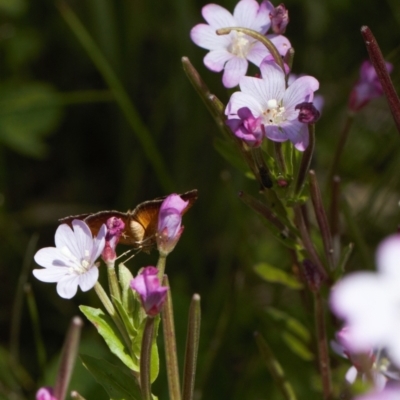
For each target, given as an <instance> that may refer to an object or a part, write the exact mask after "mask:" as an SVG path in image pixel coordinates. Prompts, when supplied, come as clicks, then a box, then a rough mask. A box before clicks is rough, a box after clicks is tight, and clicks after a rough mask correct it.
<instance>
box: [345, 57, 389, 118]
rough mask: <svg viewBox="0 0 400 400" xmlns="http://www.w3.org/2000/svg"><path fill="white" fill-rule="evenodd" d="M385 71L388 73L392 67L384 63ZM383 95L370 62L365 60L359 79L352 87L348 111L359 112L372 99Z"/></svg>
mask: <svg viewBox="0 0 400 400" xmlns="http://www.w3.org/2000/svg"><path fill="white" fill-rule="evenodd" d="M386 69H387V71H388V72H389V73H390V72H392V70H393V65H392V64H390V63H388V62H387V63H386ZM382 95H383V89H382V85H381V83H380V81H379V78H378V75H377V73H376V71H375V68H374V66H373V65H372V64H371V61H369V60H366V61H364V62H363V63H362V64H361V68H360V79H359V80H358V82H357V83H356V84H355V85H354V87H353V90H352V91H351V93H350V99H349V109H350V110H351V111H353V112H356V111H359V110H361V109H362V108H363V107H365V106H366V105H367V104H368V103H369V102H370V101H371V100H372V99H375V98H377V97H380V96H382Z"/></svg>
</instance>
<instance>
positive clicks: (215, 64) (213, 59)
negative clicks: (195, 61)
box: [204, 50, 235, 72]
mask: <svg viewBox="0 0 400 400" xmlns="http://www.w3.org/2000/svg"><path fill="white" fill-rule="evenodd" d="M233 57H235V56H234V55H233V54H232V53H229V52H228V51H226V50H213V51H210V52H209V53H207V54H206V56H205V57H204V65H205V66H206V67H207V68H208V69H210V70H211V71H214V72H221V71H222V70H223V69H224V66H225V63H226V62H227V61H229V60H231V59H232V58H233Z"/></svg>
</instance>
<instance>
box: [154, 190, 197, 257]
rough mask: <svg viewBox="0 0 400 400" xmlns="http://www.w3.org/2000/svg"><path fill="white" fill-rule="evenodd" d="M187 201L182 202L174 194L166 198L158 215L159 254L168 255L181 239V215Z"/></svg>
mask: <svg viewBox="0 0 400 400" xmlns="http://www.w3.org/2000/svg"><path fill="white" fill-rule="evenodd" d="M188 204H189V201H185V200H182V199H181V197H180V196H179V195H177V194H175V193H173V194H171V195H169V196H168V197H166V199H165V200H164V201H163V202H162V204H161V207H160V212H159V214H158V228H157V248H158V251H159V252H160V253H161V254H164V255H167V254H169V253H170V252H171V251H172V250H173V249H174V247H175V246H176V244H177V243H178V240H179V238H180V237H181V234H182V231H183V226H181V223H182V215H183V213H184V211H185V210H186V207H187V206H188Z"/></svg>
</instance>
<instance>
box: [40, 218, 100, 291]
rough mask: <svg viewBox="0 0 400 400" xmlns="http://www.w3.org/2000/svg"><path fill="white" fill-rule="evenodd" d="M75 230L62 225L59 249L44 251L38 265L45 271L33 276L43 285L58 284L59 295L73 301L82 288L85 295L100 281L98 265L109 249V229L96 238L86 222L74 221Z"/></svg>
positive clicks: (57, 241)
mask: <svg viewBox="0 0 400 400" xmlns="http://www.w3.org/2000/svg"><path fill="white" fill-rule="evenodd" d="M72 227H73V230H72V229H71V228H70V227H69V226H68V225H67V224H62V225H60V226H59V227H58V228H57V231H56V234H55V244H56V247H46V248H44V249H40V250H39V251H38V252H37V253H36V254H35V257H34V258H35V261H36V263H37V264H39V265H40V266H42V267H44V269H34V270H33V275H34V276H35V277H36V278H37V279H39V280H40V281H42V282H57V293H58V294H59V295H60V296H61V297H63V298H65V299H70V298H71V297H73V296H75V294H76V292H77V290H78V285H79V287H80V288H81V289H82V291H84V292H86V291H88V290H90V289H91V288H92V287H93V286H94V285H95V283H96V282H97V279H98V277H99V270H98V268H97V265H96V264H95V261H96V260H97V258H99V256H100V254H101V252H102V251H103V249H104V245H105V236H106V232H107V229H106V227H105V225H102V226H101V228H100V230H99V232H98V234H97V237H96V238H93V235H92V233H91V231H90V229H89V227H88V226H87V225H86V224H85V222H83V221H80V220H73V221H72Z"/></svg>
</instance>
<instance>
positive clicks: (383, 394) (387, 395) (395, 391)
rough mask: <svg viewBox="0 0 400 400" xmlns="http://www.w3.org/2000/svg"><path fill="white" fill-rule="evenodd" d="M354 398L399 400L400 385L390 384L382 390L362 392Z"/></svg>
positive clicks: (359, 399) (363, 399) (361, 399)
mask: <svg viewBox="0 0 400 400" xmlns="http://www.w3.org/2000/svg"><path fill="white" fill-rule="evenodd" d="M354 400H400V386H391V387H388V388H385V389H384V390H383V391H374V392H372V393H367V394H363V395H361V396H357V397H356V398H354Z"/></svg>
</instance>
